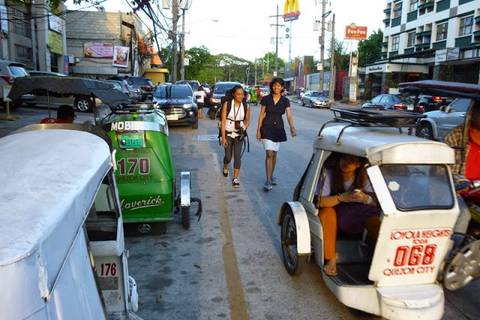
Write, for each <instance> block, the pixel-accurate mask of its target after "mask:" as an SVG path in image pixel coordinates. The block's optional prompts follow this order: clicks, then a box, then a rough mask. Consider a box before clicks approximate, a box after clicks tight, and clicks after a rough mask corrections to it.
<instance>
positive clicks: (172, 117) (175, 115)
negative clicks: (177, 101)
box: [167, 114, 178, 120]
mask: <svg viewBox="0 0 480 320" xmlns="http://www.w3.org/2000/svg"><path fill="white" fill-rule="evenodd" d="M167 120H178V115H177V114H168V115H167Z"/></svg>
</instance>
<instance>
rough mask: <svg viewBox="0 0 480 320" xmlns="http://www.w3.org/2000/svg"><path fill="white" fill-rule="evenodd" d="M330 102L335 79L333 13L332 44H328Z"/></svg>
mask: <svg viewBox="0 0 480 320" xmlns="http://www.w3.org/2000/svg"><path fill="white" fill-rule="evenodd" d="M330 55H331V56H330V90H329V98H330V101H332V102H333V101H334V99H335V80H336V79H335V78H336V73H337V72H336V71H337V68H336V67H335V13H333V14H332V42H331V44H330Z"/></svg>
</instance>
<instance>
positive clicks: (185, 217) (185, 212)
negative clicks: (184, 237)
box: [181, 207, 190, 230]
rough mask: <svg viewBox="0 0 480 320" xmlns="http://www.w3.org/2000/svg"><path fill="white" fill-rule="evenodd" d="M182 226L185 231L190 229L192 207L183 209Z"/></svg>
mask: <svg viewBox="0 0 480 320" xmlns="http://www.w3.org/2000/svg"><path fill="white" fill-rule="evenodd" d="M181 213H182V226H183V227H184V228H185V230H188V229H190V207H182V209H181Z"/></svg>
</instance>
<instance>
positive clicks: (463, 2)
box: [458, 0, 473, 4]
mask: <svg viewBox="0 0 480 320" xmlns="http://www.w3.org/2000/svg"><path fill="white" fill-rule="evenodd" d="M472 1H473V0H459V1H458V4H465V3H469V2H472Z"/></svg>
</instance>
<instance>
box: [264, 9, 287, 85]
mask: <svg viewBox="0 0 480 320" xmlns="http://www.w3.org/2000/svg"><path fill="white" fill-rule="evenodd" d="M279 17H281V15H280V13H279V9H278V5H277V14H276V15H274V16H270V18H275V24H271V26H275V69H274V71H273V76H274V77H277V76H278V27H284V25H283V24H279V21H278V18H279ZM267 69H268V68H267ZM267 72H268V70H267Z"/></svg>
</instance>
